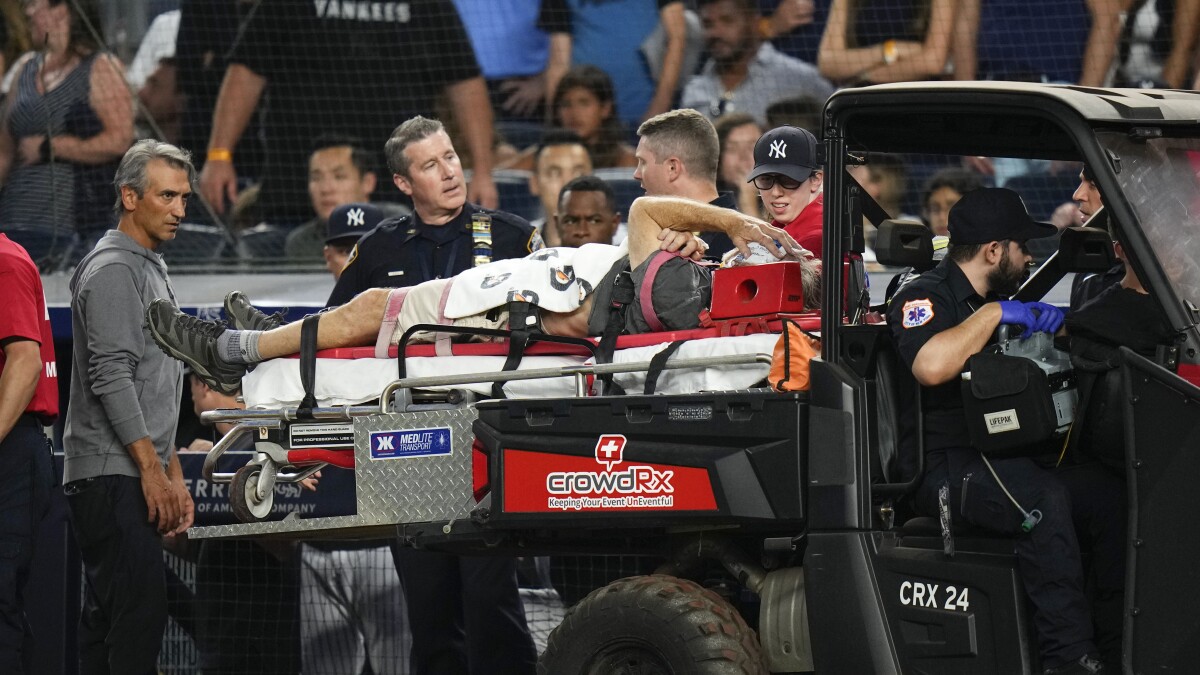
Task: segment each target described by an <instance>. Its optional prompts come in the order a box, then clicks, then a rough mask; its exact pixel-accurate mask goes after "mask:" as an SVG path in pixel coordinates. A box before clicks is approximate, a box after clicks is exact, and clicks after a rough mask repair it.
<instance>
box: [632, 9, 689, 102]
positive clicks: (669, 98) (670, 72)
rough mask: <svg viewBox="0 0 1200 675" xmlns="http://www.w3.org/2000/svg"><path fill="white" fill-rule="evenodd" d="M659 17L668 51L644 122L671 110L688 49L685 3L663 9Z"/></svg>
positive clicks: (664, 56)
mask: <svg viewBox="0 0 1200 675" xmlns="http://www.w3.org/2000/svg"><path fill="white" fill-rule="evenodd" d="M658 15H659V21H661V22H662V26H663V30H664V31H665V32H666V34H667V51H666V54H664V55H663V64H662V72H661V73H659V76H658V83H657V84H656V85H655V88H654V98H652V99H650V107H649V108H647V109H646V112H645V113H644V114H643V115H642V119H643V120H645V119H649V118H651V117H654V116H655V115H657V114H659V113H664V112H666V111H668V110H670V109H671V103H673V102H674V100H675V92H677V91H679V78H680V76H681V71H682V70H683V55H684V51H686V49H687V20H686V19H685V18H684V13H683V3H682V2H672V3H671V4H669V5H667V6H666V7H663V8H662V9H661V10H660V11H659V13H658Z"/></svg>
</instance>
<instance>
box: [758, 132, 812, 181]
mask: <svg viewBox="0 0 1200 675" xmlns="http://www.w3.org/2000/svg"><path fill="white" fill-rule="evenodd" d="M820 168H821V163H820V161H819V160H818V156H817V137H816V136H813V135H812V134H811V133H809V132H808V131H807V130H806V129H801V128H799V127H777V128H775V129H772V130H770V131H768V132H767V133H765V134H763V135H762V136H760V137H759V139H758V142H757V143H755V144H754V170H753V171H751V172H750V176H749V178H747V180H746V182H750V181H752V180H754V179H755V178H758V177H759V176H762V175H764V174H768V173H777V174H781V175H784V176H787V177H788V178H791V179H792V180H797V181H800V182H804V181H806V180H808V178H809V177H810V176H812V175H813V172H814V171H817V170H819V169H820Z"/></svg>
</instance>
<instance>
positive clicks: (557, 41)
mask: <svg viewBox="0 0 1200 675" xmlns="http://www.w3.org/2000/svg"><path fill="white" fill-rule="evenodd" d="M570 69H571V34H570V33H551V34H550V56H549V57H548V58H547V59H546V121H547V122H553V121H554V92H555V91H557V90H558V83H559V82H560V81H561V80H562V78H563V75H566V74H567V71H568V70H570Z"/></svg>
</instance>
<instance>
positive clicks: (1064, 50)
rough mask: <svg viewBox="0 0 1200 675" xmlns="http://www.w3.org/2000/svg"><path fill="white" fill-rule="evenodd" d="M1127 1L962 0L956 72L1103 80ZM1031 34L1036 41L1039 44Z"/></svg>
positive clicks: (980, 76)
mask: <svg viewBox="0 0 1200 675" xmlns="http://www.w3.org/2000/svg"><path fill="white" fill-rule="evenodd" d="M1123 5H1124V0H1059V1H1058V2H1050V3H1047V2H1044V1H1043V0H1005V1H1003V2H997V1H990V2H988V1H983V0H960V2H959V5H958V12H959V13H958V18H957V20H956V25H955V28H954V35H955V38H954V42H953V45H952V56H953V61H954V78H955V79H958V80H1017V81H1024V82H1051V83H1062V84H1080V85H1083V86H1085V87H1100V86H1104V83H1105V81H1106V79H1107V77H1108V70H1109V67H1110V66H1112V62H1113V57H1114V56H1115V55H1116V52H1117V38H1118V37H1119V35H1120V31H1121V12H1122V9H1123ZM1042 36H1044V37H1042ZM1030 40H1036V41H1037V47H1036V48H1032V47H1031V46H1030Z"/></svg>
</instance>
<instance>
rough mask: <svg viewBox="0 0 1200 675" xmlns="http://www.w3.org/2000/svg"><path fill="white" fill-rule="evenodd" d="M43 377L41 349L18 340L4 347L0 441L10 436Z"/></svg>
mask: <svg viewBox="0 0 1200 675" xmlns="http://www.w3.org/2000/svg"><path fill="white" fill-rule="evenodd" d="M41 374H42V352H41V346H40V345H38V343H37V342H34V341H33V340H26V339H23V338H16V339H14V340H12V341H10V342H7V343H5V345H4V372H2V373H0V441H3V440H4V439H5V438H7V437H8V432H10V431H12V428H13V425H15V424H16V423H17V418H18V417H20V416H21V414H22V413H24V412H25V406H27V405H29V401H31V400H32V399H33V394H34V392H35V391H37V384H38V378H39V377H41Z"/></svg>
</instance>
